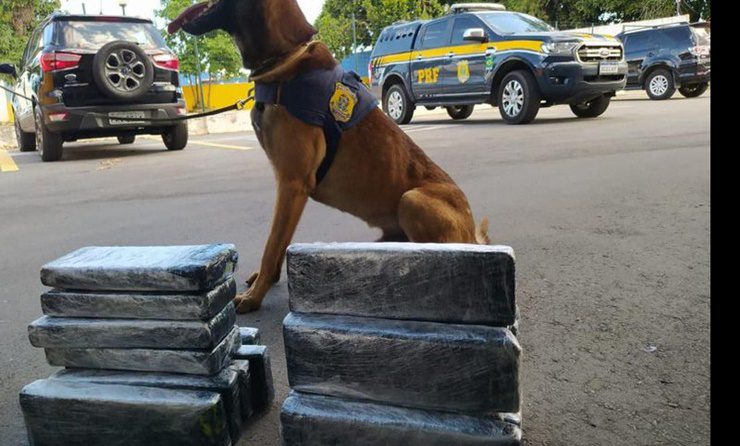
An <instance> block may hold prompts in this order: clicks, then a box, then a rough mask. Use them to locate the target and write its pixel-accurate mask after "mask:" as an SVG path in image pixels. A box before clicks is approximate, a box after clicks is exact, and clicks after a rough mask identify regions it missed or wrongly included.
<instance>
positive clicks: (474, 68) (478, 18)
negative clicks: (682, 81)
mask: <svg viewBox="0 0 740 446" xmlns="http://www.w3.org/2000/svg"><path fill="white" fill-rule="evenodd" d="M370 57H371V61H370V67H369V70H370V73H369V76H370V85H371V89H372V90H373V92H374V93H375V94H376V96H378V97H379V98H380V99H381V100H382V102H383V109H384V110H385V112H386V113H387V114H388V116H390V118H391V119H393V120H394V121H395V122H396V123H398V124H405V123H407V122H409V121H410V120H411V117H412V115H413V113H414V109H415V107H416V106H417V105H422V106H426V107H427V108H433V107H437V106H442V107H446V108H447V112H448V113H449V115H450V116H451V117H452V118H453V119H465V118H467V117H468V116H470V114H471V113H472V112H473V106H474V105H475V104H482V103H488V104H492V105H494V106H495V105H498V107H499V110H500V112H501V116H502V117H503V119H504V120H505V121H506V122H507V123H510V124H526V123H528V122H531V121H532V120H533V119H534V118H535V116H537V112H538V111H539V109H540V107H547V106H550V105H555V104H569V105H570V108H571V110H572V111H573V113H574V114H575V115H576V116H578V117H581V118H593V117H596V116H599V115H601V114H602V113H604V111H605V110H606V109H607V107H608V106H609V102H610V99H611V97H612V96H614V94H615V93H616V91H617V90H621V89H622V88H624V86H625V82H626V74H627V63H626V62H625V61H624V57H623V48H622V43H621V42H620V41H619V40H617V39H615V38H613V37H609V36H604V35H594V34H582V33H577V34H576V33H567V32H560V31H556V30H555V29H553V28H552V27H551V26H550V25H548V24H546V23H545V22H543V21H541V20H539V19H537V18H535V17H532V16H529V15H526V14H521V13H517V12H511V11H506V10H505V9H504V7H503V6H501V5H498V4H471V3H461V4H459V5H453V6H452V7H451V9H450V14H448V15H447V16H445V17H442V18H438V19H435V20H430V21H414V22H402V23H397V24H394V25H391V26H389V27H386V28H385V29H384V30H383V31H382V32H381V33H380V35H379V36H378V41H377V42H376V43H375V46H374V47H373V51H372V54H371V56H370Z"/></svg>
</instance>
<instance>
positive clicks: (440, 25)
mask: <svg viewBox="0 0 740 446" xmlns="http://www.w3.org/2000/svg"><path fill="white" fill-rule="evenodd" d="M449 24H450V21H449V20H448V19H445V20H440V21H438V22H433V23H430V24H428V25H427V26H426V29H425V31H424V37H423V38H422V41H421V47H422V48H423V49H427V48H439V47H441V46H445V45H447V42H448V41H449V36H450V35H449V33H448V32H447V28H448V25H449Z"/></svg>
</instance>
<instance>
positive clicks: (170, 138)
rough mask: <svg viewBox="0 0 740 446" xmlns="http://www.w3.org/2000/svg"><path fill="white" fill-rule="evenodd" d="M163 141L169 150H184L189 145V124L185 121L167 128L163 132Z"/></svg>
mask: <svg viewBox="0 0 740 446" xmlns="http://www.w3.org/2000/svg"><path fill="white" fill-rule="evenodd" d="M162 141H164V145H165V146H167V150H182V149H184V148H185V146H186V145H188V124H187V123H185V122H183V123H181V124H177V125H175V126H172V127H170V128H168V129H166V130H165V131H164V132H163V133H162Z"/></svg>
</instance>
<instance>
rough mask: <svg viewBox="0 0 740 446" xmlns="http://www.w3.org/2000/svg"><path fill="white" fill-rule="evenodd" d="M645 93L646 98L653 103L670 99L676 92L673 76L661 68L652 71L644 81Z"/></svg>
mask: <svg viewBox="0 0 740 446" xmlns="http://www.w3.org/2000/svg"><path fill="white" fill-rule="evenodd" d="M645 91H647V95H648V97H649V98H650V99H653V100H655V101H662V100H665V99H670V98H671V96H673V94H674V93H675V92H676V85H675V84H674V83H673V75H671V72H670V71H668V70H666V69H663V68H658V69H657V70H654V71H653V72H652V73H650V75H649V76H648V77H647V79H645Z"/></svg>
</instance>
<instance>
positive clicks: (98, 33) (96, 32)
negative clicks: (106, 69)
mask: <svg viewBox="0 0 740 446" xmlns="http://www.w3.org/2000/svg"><path fill="white" fill-rule="evenodd" d="M59 25H60V27H61V29H60V32H59V39H60V42H59V44H60V45H63V46H65V47H67V48H82V49H92V50H95V49H99V48H100V47H102V46H103V45H105V44H106V43H109V42H112V41H114V40H124V41H126V42H135V43H137V44H138V45H139V46H140V47H142V48H144V49H154V48H163V47H165V46H166V45H165V42H164V39H163V38H162V36H161V35H160V34H159V32H157V30H156V29H154V27H153V26H152V25H151V24H149V23H136V22H93V21H68V22H67V21H64V22H59Z"/></svg>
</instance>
